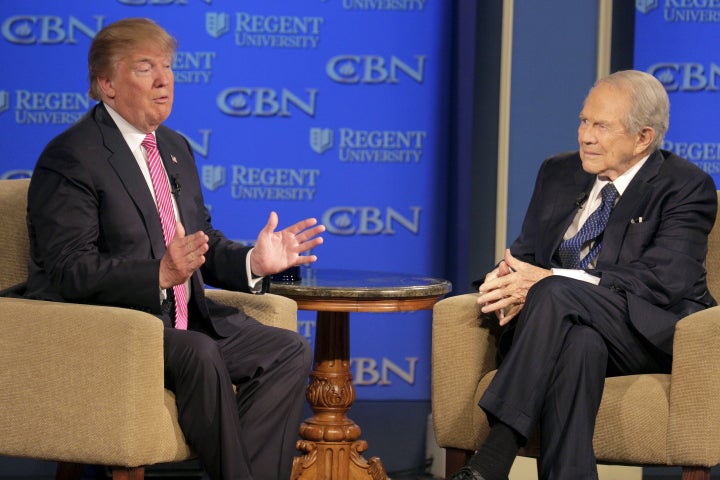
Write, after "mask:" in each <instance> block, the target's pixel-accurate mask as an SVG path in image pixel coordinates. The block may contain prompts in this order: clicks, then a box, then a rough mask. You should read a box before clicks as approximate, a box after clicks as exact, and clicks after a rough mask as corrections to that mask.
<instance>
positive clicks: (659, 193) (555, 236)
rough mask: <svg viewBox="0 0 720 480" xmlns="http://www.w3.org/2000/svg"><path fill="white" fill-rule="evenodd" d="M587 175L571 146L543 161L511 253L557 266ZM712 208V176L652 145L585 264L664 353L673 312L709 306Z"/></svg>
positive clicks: (677, 314)
mask: <svg viewBox="0 0 720 480" xmlns="http://www.w3.org/2000/svg"><path fill="white" fill-rule="evenodd" d="M594 180H595V175H591V174H588V173H586V172H585V171H584V170H583V169H582V164H581V160H580V156H579V154H578V153H577V152H572V153H566V154H562V155H558V156H555V157H552V158H549V159H547V160H545V161H544V162H543V164H542V166H541V168H540V171H539V173H538V176H537V180H536V184H535V190H534V192H533V195H532V198H531V200H530V205H529V207H528V210H527V213H526V216H525V220H524V222H523V226H522V231H521V233H520V236H519V237H518V238H517V240H515V242H514V243H513V244H512V245H511V247H510V250H511V252H512V254H513V255H514V256H515V257H517V258H519V259H520V260H523V261H525V262H529V263H532V264H534V265H537V266H540V267H543V268H551V267H558V266H559V265H558V264H557V263H556V260H554V255H555V252H556V250H557V248H558V246H559V244H560V241H561V240H562V237H563V235H564V233H565V231H566V230H567V228H568V226H569V225H570V223H571V222H572V220H573V218H574V216H575V214H576V212H577V208H578V203H579V200H580V199H582V198H584V196H585V195H587V194H588V193H589V191H590V189H591V188H592V186H593V182H594ZM716 211H717V193H716V187H715V184H714V182H713V180H712V178H711V177H710V176H709V175H707V174H706V173H705V172H703V171H702V170H701V169H700V168H698V167H697V166H695V165H693V164H692V163H690V162H688V161H687V160H684V159H682V158H680V157H678V156H677V155H675V154H673V153H670V152H666V151H662V150H660V151H656V152H654V153H653V154H652V155H650V157H649V158H648V160H647V161H646V162H645V164H644V165H643V166H642V168H641V169H640V170H639V171H638V172H637V174H636V175H635V177H634V178H633V180H632V181H631V182H630V185H628V188H627V189H626V190H625V192H624V193H623V195H622V196H621V197H620V200H619V201H618V203H617V204H616V206H615V208H614V210H613V211H612V213H611V215H610V219H609V221H608V225H607V227H606V229H605V232H604V234H603V243H602V249H601V251H600V254H599V256H598V259H597V265H596V268H595V269H594V270H588V272H589V273H591V274H594V275H597V276H599V277H600V285H601V286H603V287H607V288H610V289H612V290H616V291H618V292H621V293H623V294H624V295H625V296H626V297H627V301H628V314H629V318H630V321H631V323H632V324H633V326H634V327H635V329H636V330H637V331H638V332H639V333H640V334H641V335H642V336H643V337H645V338H646V339H647V340H649V341H650V342H651V343H652V344H653V345H655V346H656V347H658V348H659V349H661V350H662V351H664V352H666V353H669V354H672V340H673V334H674V330H675V323H676V322H677V321H678V320H679V319H680V318H682V317H684V316H686V315H688V314H690V313H693V312H696V311H699V310H702V309H705V308H707V307H709V306H713V305H715V304H716V303H715V300H714V299H713V298H712V296H711V295H710V293H709V292H708V289H707V285H706V282H705V256H706V254H707V237H708V234H709V232H710V230H711V228H712V226H713V223H714V221H715V215H716ZM640 217H642V219H643V220H642V222H638V221H637V219H639V218H640ZM715 267H717V266H715Z"/></svg>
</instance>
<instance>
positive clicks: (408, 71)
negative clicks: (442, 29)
mask: <svg viewBox="0 0 720 480" xmlns="http://www.w3.org/2000/svg"><path fill="white" fill-rule="evenodd" d="M426 57H427V56H426V55H415V56H414V58H415V65H414V66H412V65H410V62H404V61H402V60H400V59H399V58H398V57H396V56H395V55H391V56H390V58H384V57H382V56H380V55H336V56H334V57H332V58H331V59H330V60H328V62H327V64H326V65H325V73H327V76H328V77H330V79H331V80H333V81H334V82H338V83H347V84H356V83H370V84H373V83H391V84H394V83H399V80H398V72H402V73H404V74H405V75H407V76H408V77H410V78H411V79H413V80H415V81H416V82H417V83H423V80H424V79H425V59H426Z"/></svg>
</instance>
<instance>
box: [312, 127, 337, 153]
mask: <svg viewBox="0 0 720 480" xmlns="http://www.w3.org/2000/svg"><path fill="white" fill-rule="evenodd" d="M332 146H333V131H332V130H331V129H329V128H317V127H314V128H311V129H310V147H311V148H312V149H313V150H315V152H317V153H320V154H322V153H325V152H327V151H328V150H329V149H331V148H332Z"/></svg>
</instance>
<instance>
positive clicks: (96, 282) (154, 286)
mask: <svg viewBox="0 0 720 480" xmlns="http://www.w3.org/2000/svg"><path fill="white" fill-rule="evenodd" d="M175 48H176V43H175V40H174V39H173V38H172V37H170V36H169V35H168V34H167V32H165V31H164V30H163V29H162V28H161V27H159V26H158V25H156V24H155V23H154V22H152V21H150V20H147V19H125V20H120V21H118V22H116V23H113V24H111V25H108V26H107V27H105V28H104V29H103V30H101V31H100V32H98V34H97V35H96V37H95V38H94V40H93V42H92V45H91V47H90V52H89V55H88V66H89V77H90V83H91V85H90V93H91V96H92V97H93V98H95V99H96V100H100V103H99V104H98V105H97V106H95V107H94V108H93V109H92V110H91V111H90V112H89V113H88V114H87V115H86V116H85V117H84V118H82V119H81V120H80V121H79V122H78V123H77V124H75V125H73V126H72V127H70V128H69V129H68V130H66V131H65V132H63V133H62V134H60V135H59V136H58V137H56V138H55V139H53V140H52V141H51V142H50V143H49V144H48V145H47V147H46V148H45V150H44V151H43V152H42V154H41V156H40V159H39V160H38V162H37V165H36V167H35V171H34V173H33V176H32V180H31V183H30V189H29V194H28V226H29V233H30V239H31V264H30V275H29V280H28V285H27V296H29V297H31V298H40V299H47V300H57V301H72V302H85V303H95V304H104V305H114V306H119V307H126V308H135V309H139V310H143V311H147V312H150V313H152V314H155V315H157V316H158V318H159V319H160V320H162V321H163V323H164V325H165V327H166V328H165V336H164V353H165V381H166V385H167V387H168V388H170V389H171V390H173V391H174V392H175V394H176V398H177V404H178V413H179V422H180V426H181V428H182V431H183V433H184V434H185V437H186V439H187V441H188V443H189V444H190V445H191V446H192V447H193V449H194V450H195V451H196V452H197V453H198V454H199V456H200V459H201V460H202V462H203V464H204V466H205V468H206V469H207V471H208V473H209V474H210V476H211V477H212V478H216V479H238V480H239V479H244V480H251V479H255V480H260V479H264V480H277V479H281V478H283V479H285V478H289V476H290V468H291V463H292V458H293V451H294V444H295V441H296V439H297V432H298V426H299V422H300V416H301V414H302V404H303V398H304V397H303V393H304V389H305V386H306V385H307V375H308V373H309V369H310V363H311V353H310V351H309V346H308V344H307V342H306V341H305V339H304V338H302V337H301V336H300V335H298V334H297V333H295V332H290V331H286V330H282V329H278V328H273V327H268V326H264V325H262V324H260V323H259V322H257V321H256V320H254V319H252V318H250V317H248V316H246V315H245V314H244V313H243V312H241V311H238V310H236V309H233V308H229V307H224V306H221V305H218V304H215V303H213V302H211V301H210V300H209V299H206V298H205V295H204V290H203V289H204V285H205V284H210V285H213V286H217V287H221V288H227V289H232V290H239V291H245V292H256V293H261V292H262V291H263V285H265V283H264V282H263V278H264V277H266V276H267V275H270V274H272V273H275V272H278V271H281V270H284V269H286V268H289V267H291V266H296V265H300V264H303V263H308V262H313V261H315V256H310V255H301V254H303V253H305V252H307V251H308V250H309V249H311V248H313V247H315V246H317V245H319V244H320V243H321V242H322V238H321V237H318V235H319V234H320V233H321V232H322V231H323V227H322V226H321V225H316V221H315V220H314V219H306V220H303V221H300V222H298V223H296V224H294V225H292V226H290V227H288V228H286V229H284V230H281V231H277V232H276V231H275V228H276V227H277V225H278V217H277V215H276V214H275V213H274V212H273V213H271V214H270V219H269V220H268V223H267V225H266V226H265V227H264V228H263V230H262V231H261V232H260V234H259V235H258V237H257V242H256V244H255V246H254V248H249V247H246V246H242V245H239V244H237V243H235V242H232V241H230V240H228V239H227V238H225V236H224V235H223V234H222V233H221V232H220V231H218V230H216V229H214V228H213V226H212V224H211V223H210V215H209V214H208V212H207V210H206V208H205V206H204V201H203V195H202V191H201V188H200V182H199V179H198V172H197V167H196V165H195V160H194V157H193V153H192V151H191V149H190V146H189V144H188V142H187V141H186V140H185V139H184V138H183V137H182V136H180V135H179V134H177V133H176V132H174V131H172V130H170V129H169V128H167V127H164V126H163V125H162V123H163V122H164V121H165V120H166V119H167V117H168V116H169V115H170V110H171V108H172V104H173V72H172V69H171V64H172V58H173V54H174V52H175ZM233 385H235V387H236V388H237V392H235V391H234V390H233V388H234V387H233Z"/></svg>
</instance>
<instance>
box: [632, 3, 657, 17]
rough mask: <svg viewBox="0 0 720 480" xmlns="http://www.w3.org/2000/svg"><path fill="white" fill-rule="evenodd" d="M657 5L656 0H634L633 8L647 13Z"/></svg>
mask: <svg viewBox="0 0 720 480" xmlns="http://www.w3.org/2000/svg"><path fill="white" fill-rule="evenodd" d="M657 7H658V0H635V8H636V9H637V10H638V12H640V13H645V14H647V13H649V12H651V11H653V10H655V9H656V8H657Z"/></svg>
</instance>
